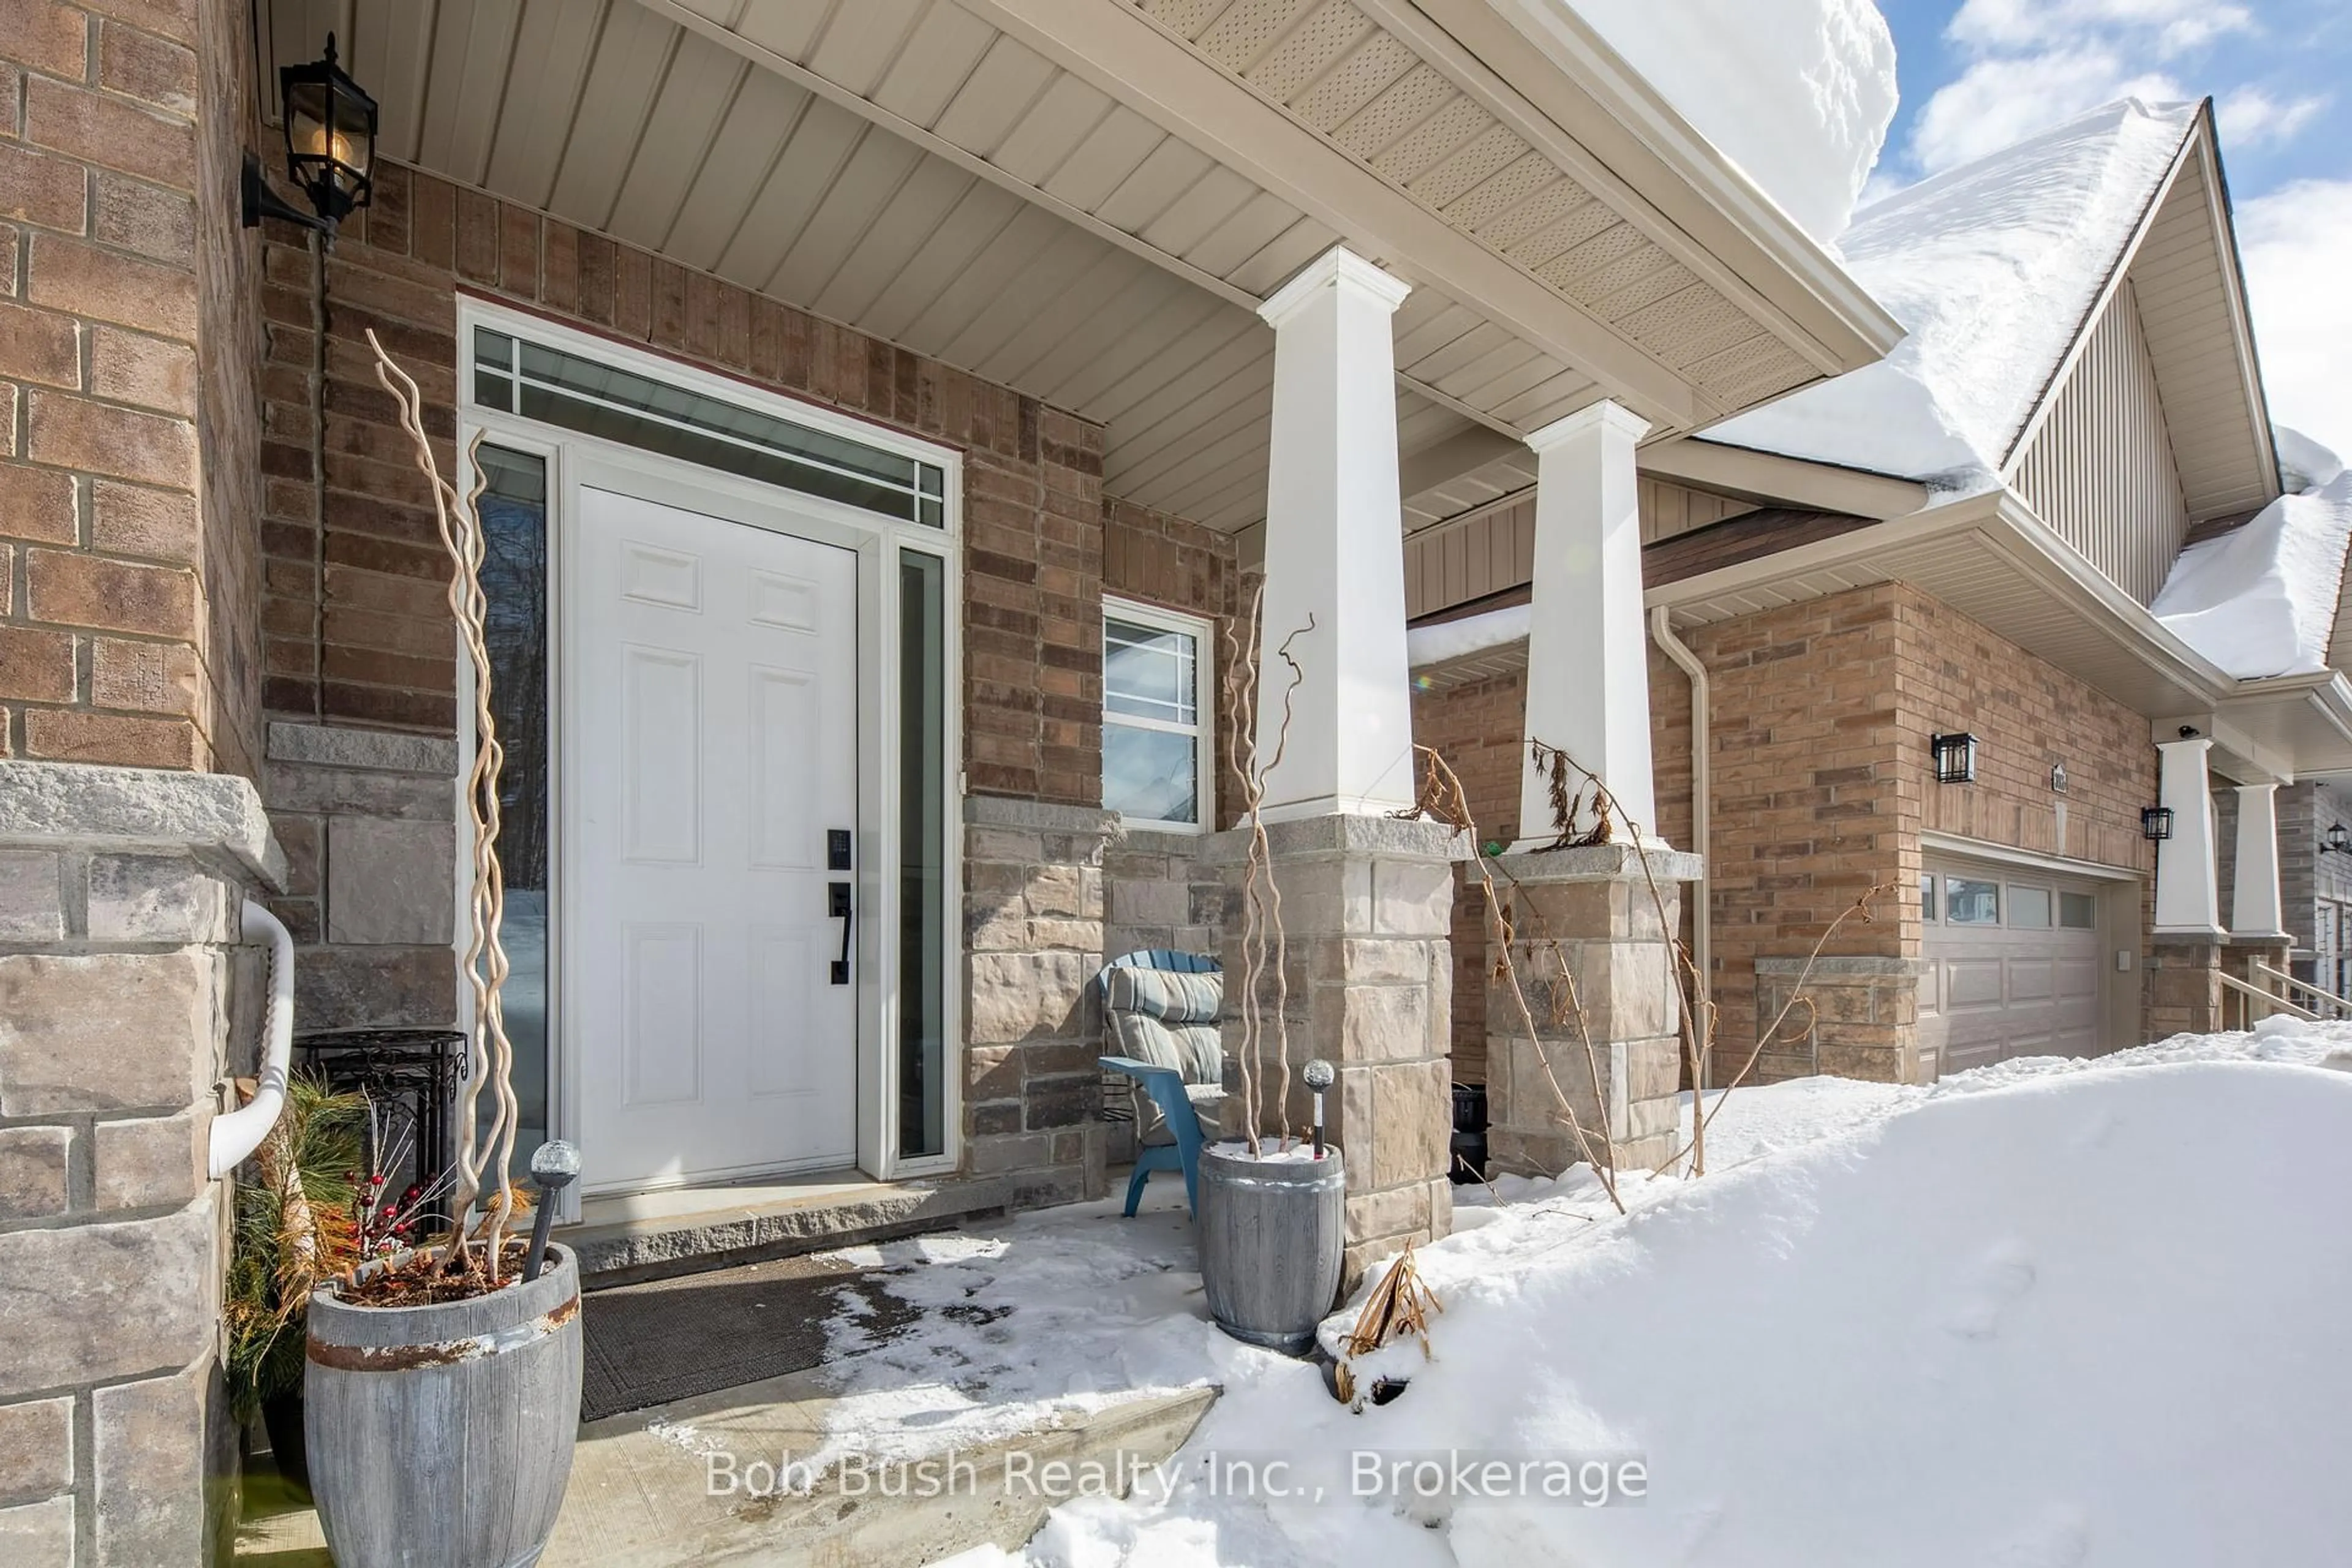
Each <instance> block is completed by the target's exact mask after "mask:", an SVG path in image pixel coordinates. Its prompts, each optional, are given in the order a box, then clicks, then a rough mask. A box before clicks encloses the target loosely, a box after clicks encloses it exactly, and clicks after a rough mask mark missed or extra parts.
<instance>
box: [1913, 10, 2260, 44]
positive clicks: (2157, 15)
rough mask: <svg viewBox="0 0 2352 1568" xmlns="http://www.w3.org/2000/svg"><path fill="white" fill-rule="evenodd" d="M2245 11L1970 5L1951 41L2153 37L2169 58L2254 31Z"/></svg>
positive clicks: (2047, 41) (2043, 41)
mask: <svg viewBox="0 0 2352 1568" xmlns="http://www.w3.org/2000/svg"><path fill="white" fill-rule="evenodd" d="M2253 25H2254V18H2253V14H2252V12H2251V11H2249V10H2248V9H2247V8H2246V7H2245V6H2243V5H2214V4H2212V3H2211V0H1968V4H1966V5H1962V6H1961V7H1960V9H1959V12H1958V15H1956V16H1953V18H1952V22H1951V26H1949V27H1948V28H1947V29H1945V31H1946V35H1947V36H1948V37H1950V38H1951V39H1952V40H1953V41H1954V42H1955V43H1960V44H1968V45H1970V46H1973V47H1977V48H1980V49H2027V48H2044V47H2062V48H2063V47H2077V46H2079V45H2081V44H2082V43H2083V42H2084V41H2085V40H2087V39H2089V38H2092V37H2098V36H2100V35H2103V34H2113V33H2131V34H2145V35H2150V38H2149V41H2150V42H2152V43H2153V45H2154V46H2155V47H2156V48H2157V49H2158V51H2159V52H2160V53H2161V54H2164V55H2174V54H2178V53H2179V52H2180V51H2181V50H2183V49H2193V48H2195V47H2198V46H2199V45H2200V44H2205V43H2210V42H2211V41H2212V40H2213V39H2215V38H2217V37H2221V35H2223V34H2225V33H2234V32H2241V31H2245V30H2249V29H2251V28H2252V26H2253Z"/></svg>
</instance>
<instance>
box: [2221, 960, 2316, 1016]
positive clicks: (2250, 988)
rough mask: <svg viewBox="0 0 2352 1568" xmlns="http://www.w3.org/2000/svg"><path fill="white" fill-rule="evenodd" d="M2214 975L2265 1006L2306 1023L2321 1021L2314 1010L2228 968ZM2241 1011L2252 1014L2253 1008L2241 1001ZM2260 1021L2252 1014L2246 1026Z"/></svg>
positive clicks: (2233, 989)
mask: <svg viewBox="0 0 2352 1568" xmlns="http://www.w3.org/2000/svg"><path fill="white" fill-rule="evenodd" d="M2213 977H2214V978H2215V979H2216V980H2219V981H2220V982H2221V984H2224V985H2226V986H2228V987H2229V988H2230V989H2231V990H2232V991H2235V992H2238V993H2240V994H2242V995H2246V996H2251V997H2252V998H2254V999H2255V1000H2256V1001H2258V1002H2260V1003H2262V1004H2263V1005H2264V1006H2265V1007H2274V1008H2276V1009H2277V1010H2278V1011H2280V1012H2282V1013H2286V1014H2289V1015H2292V1016H2294V1017H2297V1018H2300V1019H2302V1020H2303V1021H2304V1022H2305V1023H2306V1024H2316V1023H2317V1022H2319V1015H2318V1014H2316V1013H2315V1012H2313V1011H2312V1010H2311V1009H2310V1008H2308V1007H2300V1006H2297V1005H2295V1004H2294V1003H2292V1002H2290V1001H2288V1000H2287V999H2286V998H2285V997H2284V996H2275V995H2273V994H2271V993H2270V992H2267V991H2265V990H2263V988H2262V987H2261V986H2259V985H2252V984H2248V983H2247V982H2245V981H2243V980H2241V979H2239V978H2238V977H2237V976H2236V975H2234V974H2232V973H2230V972H2229V971H2228V970H2226V969H2225V970H2219V971H2216V972H2215V973H2214V976H2213ZM2239 1011H2240V1012H2241V1013H2245V1014H2250V1013H2251V1012H2252V1009H2250V1008H2248V1007H2246V1005H2244V1004H2243V1003H2241V1004H2239ZM2258 1021H2259V1020H2257V1019H2255V1018H2253V1017H2252V1016H2248V1017H2247V1018H2246V1026H2247V1027H2248V1028H2252V1026H2254V1025H2255V1024H2256V1023H2257V1022H2258Z"/></svg>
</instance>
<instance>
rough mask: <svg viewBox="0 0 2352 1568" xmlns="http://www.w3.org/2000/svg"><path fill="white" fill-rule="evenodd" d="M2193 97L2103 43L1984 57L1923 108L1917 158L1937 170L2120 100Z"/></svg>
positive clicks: (1913, 145)
mask: <svg viewBox="0 0 2352 1568" xmlns="http://www.w3.org/2000/svg"><path fill="white" fill-rule="evenodd" d="M2188 96H2189V94H2188V93H2186V92H2185V91H2183V90H2182V89H2181V87H2180V84H2179V83H2178V82H2176V81H2174V80H2173V79H2170V78H2169V77H2167V76H2164V75H2161V74H2159V73H2149V72H2142V73H2138V74H2134V73H2132V72H2131V71H2130V70H2129V68H2127V67H2126V66H2125V64H2124V62H2123V60H2122V59H2121V58H2119V57H2118V56H2116V54H2115V53H2113V52H2112V51H2110V50H2107V49H2105V48H2101V47H2083V48H2076V49H2058V50H2052V51H2049V52H2046V53H2042V54H2037V55H2021V56H2014V57H1992V58H1985V59H1979V60H1978V61H1977V62H1976V63H1975V64H1973V65H1971V66H1969V68H1968V69H1967V70H1966V71H1964V72H1962V73H1961V74H1960V76H1959V78H1958V80H1955V81H1951V82H1948V83H1946V84H1945V85H1944V86H1943V87H1942V88H1939V89H1937V92H1936V95H1935V96H1934V97H1933V98H1931V99H1929V100H1927V107H1926V108H1925V109H1923V110H1920V111H1919V118H1918V121H1916V123H1915V124H1914V125H1913V126H1912V128H1911V142H1910V153H1911V159H1912V162H1914V163H1916V164H1917V165H1918V166H1919V167H1920V169H1921V170H1922V171H1924V172H1925V173H1927V174H1935V173H1936V172H1937V171H1938V170H1941V169H1948V168H1950V167H1951V166H1952V165H1954V164H1956V163H1967V162H1968V161H1969V160H1970V159H1971V158H1981V157H1983V156H1984V155H1985V154H1986V153H1997V152H1999V151H2000V150H2001V149H2002V148H2004V147H2010V146H2014V145H2015V144H2016V143H2018V142H2021V141H2023V140H2024V139H2025V138H2027V137H2029V136H2031V135H2032V134H2033V133H2034V132H2037V131H2043V130H2047V129H2048V128H2049V127H2051V126H2053V125H2056V124H2058V123H2060V122H2061V121H2066V120H2069V119H2072V118H2073V117H2074V116H2075V115H2077V114H2080V113H2082V112H2083V111H2084V110H2088V109H2096V108H2097V107H2098V106H2099V105H2101V104H2103V103H2111V102H2113V101H2114V100H2116V99H2118V98H2141V99H2146V100H2149V101H2151V102H2169V101H2174V100H2179V99H2183V98H2186V97H2188Z"/></svg>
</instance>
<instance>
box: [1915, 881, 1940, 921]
mask: <svg viewBox="0 0 2352 1568" xmlns="http://www.w3.org/2000/svg"><path fill="white" fill-rule="evenodd" d="M1919 918H1920V919H1921V920H1923V921H1927V923H1928V924H1929V925H1934V924H1935V923H1936V879H1935V875H1934V874H1933V873H1932V872H1931V873H1929V874H1928V875H1927V876H1924V877H1922V878H1920V879H1919Z"/></svg>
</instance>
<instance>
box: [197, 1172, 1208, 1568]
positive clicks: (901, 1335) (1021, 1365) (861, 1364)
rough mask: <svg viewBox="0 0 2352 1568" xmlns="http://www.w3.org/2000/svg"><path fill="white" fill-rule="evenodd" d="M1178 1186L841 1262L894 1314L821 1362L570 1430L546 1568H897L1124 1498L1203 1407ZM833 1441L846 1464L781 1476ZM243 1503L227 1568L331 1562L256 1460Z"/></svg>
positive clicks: (1017, 1537) (1006, 1544) (308, 1518)
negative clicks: (1187, 1376)
mask: <svg viewBox="0 0 2352 1568" xmlns="http://www.w3.org/2000/svg"><path fill="white" fill-rule="evenodd" d="M1182 1194H1183V1189H1182V1184H1181V1183H1176V1182H1164V1183H1158V1184H1155V1191H1154V1193H1153V1195H1152V1201H1150V1203H1149V1204H1148V1205H1147V1206H1146V1209H1145V1212H1144V1213H1143V1214H1142V1215H1139V1216H1138V1217H1137V1218H1136V1219H1135V1220H1133V1221H1126V1220H1122V1219H1120V1218H1119V1217H1118V1215H1117V1213H1116V1210H1115V1209H1114V1208H1113V1207H1111V1206H1110V1205H1082V1206H1080V1207H1077V1208H1072V1209H1064V1210H1055V1211H1050V1212H1049V1213H1047V1214H1044V1215H1031V1216H1024V1217H1023V1218H1020V1219H1016V1220H1012V1221H1004V1222H1000V1223H999V1224H998V1225H995V1226H984V1227H980V1228H979V1230H978V1231H977V1232H976V1233H974V1232H964V1233H957V1234H956V1235H955V1236H954V1237H953V1238H952V1239H951V1240H950V1239H947V1238H929V1239H926V1240H924V1241H919V1242H899V1243H892V1244H887V1245H886V1246H884V1247H866V1248H862V1249H853V1250H852V1251H850V1252H848V1253H845V1254H841V1255H836V1256H837V1257H838V1258H840V1259H841V1261H843V1262H845V1263H849V1264H853V1265H855V1266H856V1271H857V1272H858V1273H859V1274H860V1275H861V1276H862V1278H863V1281H864V1283H863V1284H862V1286H861V1289H860V1294H861V1295H864V1296H867V1297H871V1296H872V1295H874V1294H875V1293H876V1292H889V1293H891V1294H892V1295H894V1296H899V1297H903V1298H904V1311H903V1315H901V1313H900V1312H899V1311H895V1310H894V1311H893V1312H891V1313H889V1314H887V1317H877V1316H873V1315H868V1316H867V1317H866V1319H865V1321H863V1322H862V1323H861V1324H860V1325H859V1330H860V1331H854V1332H850V1333H847V1334H845V1335H842V1336H841V1337H840V1339H839V1348H840V1351H841V1352H842V1353H839V1354H837V1355H836V1356H835V1359H834V1360H833V1361H832V1362H830V1363H827V1364H825V1365H824V1366H820V1367H814V1368H811V1369H809V1370H806V1371H802V1372H793V1373H787V1374H785V1375H783V1376H780V1377H774V1378H771V1379H768V1380H766V1381H764V1382H759V1383H752V1384H744V1385H741V1386H739V1387H733V1388H727V1389H722V1390H719V1392H716V1393H711V1394H700V1395H697V1396H695V1397H692V1398H688V1399H681V1400H677V1401H676V1402H674V1403H671V1404H667V1405H659V1406H656V1407H655V1408H653V1409H647V1410H637V1411H633V1412H630V1413H628V1414H625V1415H614V1416H610V1417H607V1418H605V1419H604V1420H601V1421H594V1422H590V1423H587V1424H585V1425H583V1426H582V1427H581V1428H580V1446H579V1448H578V1450H577V1452H576V1454H575V1456H574V1458H573V1462H572V1483H571V1488H570V1490H569V1491H568V1492H567V1494H566V1495H565V1498H564V1503H563V1511H562V1518H561V1519H560V1520H559V1521H558V1523H557V1526H556V1531H555V1536H554V1539H553V1540H552V1541H551V1542H550V1544H549V1547H548V1551H547V1554H546V1556H545V1557H544V1558H543V1559H542V1562H543V1563H544V1564H545V1568H669V1565H671V1564H686V1563H696V1564H703V1563H725V1564H739V1563H740V1564H755V1563H757V1564H769V1563H772V1564H779V1565H782V1564H802V1563H807V1564H822V1565H824V1568H853V1565H855V1568H865V1565H867V1564H871V1565H875V1568H883V1565H888V1568H898V1565H902V1564H911V1563H935V1562H939V1561H940V1560H942V1559H944V1558H948V1557H952V1556H954V1555H955V1554H957V1553H958V1552H965V1551H969V1550H971V1548H973V1547H975V1546H980V1545H983V1544H989V1543H993V1544H995V1545H998V1546H1001V1547H1003V1548H1006V1549H1008V1550H1010V1549H1014V1548H1018V1547H1019V1546H1020V1545H1021V1544H1022V1543H1024V1542H1026V1541H1027V1540H1028V1539H1029V1537H1030V1536H1031V1535H1032V1534H1034V1532H1035V1531H1036V1529H1037V1528H1038V1526H1039V1524H1040V1523H1041V1522H1042V1521H1043V1520H1044V1518H1045V1513H1046V1511H1047V1510H1048V1509H1050V1508H1051V1507H1052V1506H1053V1504H1054V1503H1055V1502H1056V1501H1060V1500H1066V1496H1055V1495H1052V1494H1053V1493H1054V1492H1055V1491H1056V1490H1057V1489H1060V1490H1063V1491H1064V1492H1065V1493H1066V1489H1067V1485H1068V1484H1076V1485H1079V1486H1082V1487H1087V1489H1094V1488H1095V1487H1100V1486H1102V1485H1103V1484H1104V1479H1105V1478H1108V1489H1110V1490H1115V1491H1118V1492H1120V1493H1122V1494H1123V1493H1125V1492H1126V1491H1128V1490H1129V1489H1130V1485H1131V1483H1132V1481H1133V1479H1134V1478H1136V1477H1138V1476H1139V1475H1141V1474H1143V1473H1144V1472H1146V1471H1148V1470H1149V1468H1150V1467H1152V1466H1155V1465H1158V1464H1160V1462H1162V1461H1164V1460H1167V1459H1168V1458H1171V1457H1172V1456H1173V1455H1174V1454H1175V1452H1176V1450H1177V1449H1178V1448H1180V1447H1182V1445H1183V1443H1184V1441H1185V1439H1186V1438H1187V1437H1189V1436H1191V1434H1192V1429H1193V1427H1194V1426H1196V1425H1198V1423H1199V1421H1200V1419H1201V1417H1202V1415H1203V1414H1204V1413H1205V1412H1206V1411H1207V1409H1208V1407H1209V1405H1211V1404H1212V1403H1213V1401H1214V1399H1215V1397H1216V1393H1215V1390H1214V1389H1213V1388H1212V1387H1208V1386H1203V1385H1198V1384H1195V1385H1193V1386H1189V1387H1181V1386H1173V1384H1176V1383H1177V1382H1178V1381H1180V1380H1179V1379H1176V1378H1174V1377H1171V1375H1170V1373H1169V1371H1168V1369H1169V1368H1170V1367H1171V1366H1174V1367H1180V1368H1181V1366H1182V1365H1184V1364H1185V1363H1187V1362H1188V1361H1190V1360H1191V1359H1192V1358H1191V1355H1190V1346H1189V1343H1188V1342H1187V1339H1186V1336H1187V1335H1188V1334H1192V1333H1194V1332H1196V1331H1202V1330H1206V1324H1205V1323H1204V1322H1199V1321H1196V1320H1195V1317H1194V1311H1195V1305H1194V1304H1195V1303H1197V1301H1198V1299H1199V1288H1198V1278H1197V1275H1196V1274H1195V1273H1194V1272H1193V1271H1192V1270H1193V1267H1194V1266H1193V1260H1192V1238H1191V1226H1190V1224H1189V1222H1188V1221H1187V1219H1186V1217H1185V1215H1184V1213H1183V1195H1182ZM755 1267H756V1266H755ZM733 1272H737V1273H742V1274H749V1273H751V1269H744V1270H737V1271H733ZM711 1278H714V1279H715V1278H716V1277H711ZM586 1310H587V1311H588V1312H590V1313H593V1312H594V1311H595V1310H596V1295H595V1293H593V1292H592V1293H591V1294H590V1296H589V1297H588V1298H587V1303H586ZM1210 1332H1213V1331H1210ZM1129 1346H1136V1347H1139V1348H1137V1349H1135V1350H1132V1351H1130V1350H1129V1348H1128V1347H1129ZM1171 1347H1172V1353H1171ZM992 1355H993V1359H992ZM1130 1357H1131V1359H1130ZM1129 1388H1133V1389H1135V1390H1136V1392H1133V1393H1129V1392H1125V1390H1126V1389H1129ZM828 1444H830V1445H831V1451H832V1453H833V1454H834V1455H835V1456H840V1455H843V1454H845V1453H847V1454H849V1455H850V1456H852V1457H850V1458H846V1459H843V1460H841V1461H840V1462H837V1463H830V1464H828V1465H826V1466H825V1467H824V1468H823V1469H822V1470H821V1471H820V1472H818V1473H816V1474H814V1475H811V1474H809V1473H808V1472H807V1470H806V1468H800V1469H797V1470H795V1469H792V1468H785V1469H784V1471H783V1474H784V1480H783V1483H782V1485H779V1484H778V1483H777V1482H776V1481H775V1479H773V1478H774V1476H775V1475H776V1473H777V1469H778V1468H779V1467H780V1466H785V1467H789V1466H790V1465H791V1463H792V1462H793V1461H794V1460H802V1459H805V1458H807V1457H808V1456H810V1455H812V1454H814V1453H815V1452H816V1451H817V1450H819V1449H820V1448H823V1447H826V1446H827V1445H828ZM868 1455H872V1456H874V1457H872V1458H868V1457H867V1456H868ZM883 1455H893V1456H900V1457H899V1458H892V1459H886V1458H881V1456H883ZM910 1460H911V1464H912V1466H913V1467H914V1468H909V1464H910ZM926 1460H928V1462H929V1466H930V1468H929V1470H928V1471H927V1470H925V1469H923V1468H920V1466H921V1465H922V1464H923V1463H924V1462H925V1461H926ZM1055 1461H1061V1462H1063V1463H1065V1464H1066V1465H1068V1466H1069V1467H1070V1469H1069V1471H1067V1472H1057V1471H1055V1470H1054V1469H1053V1468H1051V1467H1052V1466H1053V1465H1054V1463H1055ZM1088 1465H1091V1466H1093V1467H1094V1468H1093V1469H1092V1470H1091V1471H1088V1470H1087V1469H1085V1468H1084V1467H1087V1466H1088ZM1065 1473H1066V1474H1067V1475H1069V1476H1070V1477H1072V1478H1076V1479H1075V1480H1074V1481H1073V1482H1071V1483H1064V1482H1062V1481H1061V1480H1059V1479H1057V1478H1058V1477H1060V1476H1061V1475H1063V1474H1065ZM1087 1478H1092V1485H1091V1486H1089V1485H1088V1479H1087ZM927 1479H928V1480H929V1483H930V1484H929V1485H927V1484H926V1481H927ZM1145 1484H1147V1485H1149V1484H1151V1483H1150V1479H1148V1478H1147V1479H1146V1481H1145ZM246 1491H247V1506H246V1522H245V1524H244V1526H243V1528H242V1529H241V1530H240V1531H239V1533H238V1541H237V1554H236V1561H237V1563H239V1564H240V1565H241V1568H331V1559H330V1558H329V1556H328V1554H327V1552H326V1550H325V1546H324V1543H323V1542H322V1540H321V1537H320V1533H319V1527H318V1520H317V1516H316V1515H315V1514H314V1513H313V1512H312V1511H311V1510H310V1509H309V1508H308V1507H307V1506H302V1505H301V1504H299V1503H298V1502H296V1501H295V1500H293V1499H291V1498H290V1497H289V1494H288V1491H287V1489H286V1488H285V1486H284V1484H283V1483H282V1482H281V1481H279V1480H278V1478H277V1476H276V1474H275V1472H274V1470H273V1469H272V1468H270V1467H269V1465H268V1461H267V1459H261V1460H257V1461H256V1463H255V1464H254V1465H253V1466H252V1467H251V1468H249V1469H248V1473H247V1488H246ZM926 1491H929V1492H931V1493H932V1494H933V1495H929V1496H924V1495H918V1494H921V1493H924V1492H926Z"/></svg>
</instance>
